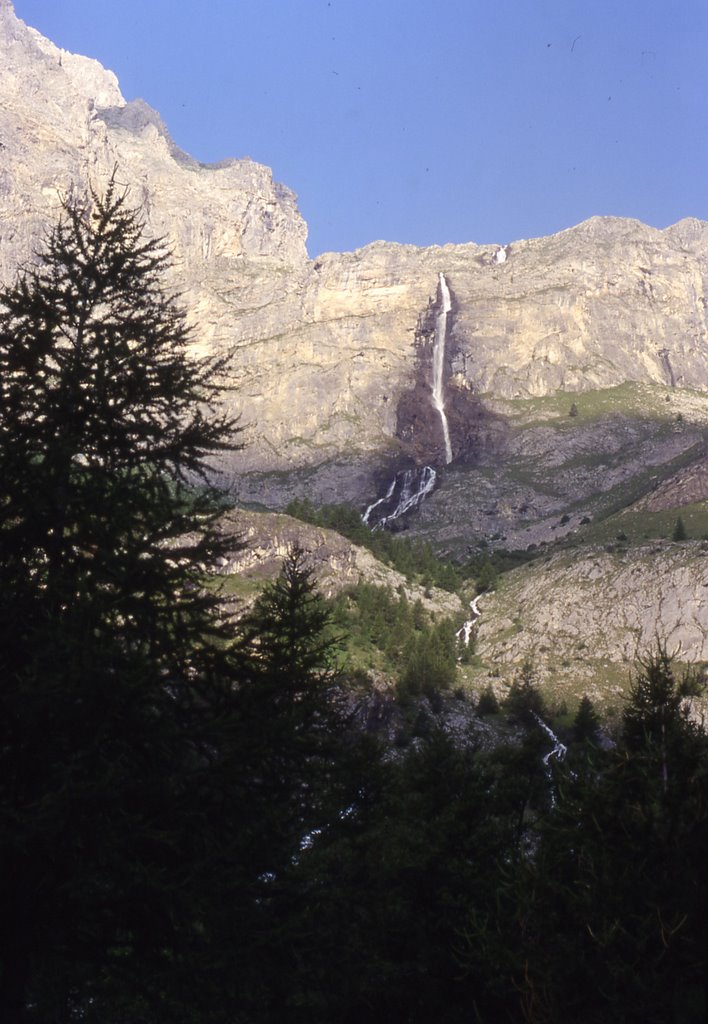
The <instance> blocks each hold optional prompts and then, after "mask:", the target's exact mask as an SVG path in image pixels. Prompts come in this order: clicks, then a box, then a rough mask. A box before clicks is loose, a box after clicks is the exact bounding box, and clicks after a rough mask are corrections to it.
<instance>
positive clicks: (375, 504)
mask: <svg viewBox="0 0 708 1024" xmlns="http://www.w3.org/2000/svg"><path fill="white" fill-rule="evenodd" d="M395 490H396V477H395V476H394V478H393V480H392V481H391V486H390V487H389V489H388V490H387V491H386V493H385V494H384V496H383V498H379V500H378V501H375V502H373V503H372V504H371V505H369V507H368V508H367V510H366V512H365V513H364V515H363V516H362V517H361V521H362V523H366V525H367V526H368V525H369V516H370V515H371V513H372V512H373V511H374V509H375V508H378V507H379V505H383V504H384V503H385V502H387V501H388V500H389V498H392V497H393V492H394V491H395Z"/></svg>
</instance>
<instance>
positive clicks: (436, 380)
mask: <svg viewBox="0 0 708 1024" xmlns="http://www.w3.org/2000/svg"><path fill="white" fill-rule="evenodd" d="M439 280H440V297H441V300H442V305H441V308H440V312H439V313H438V315H437V319H436V321H435V340H434V342H433V405H434V406H435V408H436V409H437V410H438V412H439V413H440V420H441V422H442V428H443V435H444V438H445V465H447V464H448V463H449V462H452V445H451V443H450V428H449V426H448V422H447V416H446V415H445V395H444V386H443V375H444V372H445V340H446V338H447V314H448V313H449V312H450V310H451V309H452V303H451V302H450V290H449V288H448V286H447V281H446V280H445V275H444V274H443V273H440V276H439Z"/></svg>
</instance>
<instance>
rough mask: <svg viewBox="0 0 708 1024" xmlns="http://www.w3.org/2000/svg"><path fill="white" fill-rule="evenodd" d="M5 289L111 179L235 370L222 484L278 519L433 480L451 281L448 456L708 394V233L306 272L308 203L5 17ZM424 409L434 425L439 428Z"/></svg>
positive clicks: (622, 232)
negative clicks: (556, 409)
mask: <svg viewBox="0 0 708 1024" xmlns="http://www.w3.org/2000/svg"><path fill="white" fill-rule="evenodd" d="M0 99H1V102H0V158H1V163H0V280H4V281H7V280H8V279H10V278H11V277H12V276H13V275H14V274H15V272H16V269H17V267H18V265H21V264H22V263H24V262H25V261H27V260H28V259H31V258H32V253H33V251H34V249H35V248H36V246H37V245H38V243H39V241H40V240H41V237H42V235H43V233H44V232H45V231H46V228H47V226H48V225H49V224H51V223H52V222H53V221H55V219H56V217H57V215H58V213H59V209H60V196H61V195H62V193H64V194H65V193H66V192H67V191H69V190H71V189H79V190H85V189H86V188H87V186H88V185H89V184H92V185H93V186H94V187H96V188H99V189H100V188H101V187H102V184H103V183H104V182H105V181H106V180H107V179H108V177H109V176H110V174H111V173H112V172H113V171H114V169H116V174H117V176H118V178H119V180H120V181H121V182H123V181H124V182H125V183H126V185H127V186H128V187H129V188H130V193H131V196H132V198H133V201H134V202H135V204H136V205H137V206H139V207H140V208H141V210H142V214H143V217H144V220H145V225H146V229H147V230H148V231H149V232H150V233H152V234H154V235H158V236H166V237H167V238H168V239H169V242H170V245H171V246H172V249H173V251H174V268H173V272H172V276H171V279H170V282H169V284H170V286H171V287H172V288H174V290H175V291H177V292H179V293H180V294H181V295H182V297H183V301H184V302H185V304H186V305H187V307H188V310H189V316H190V320H191V322H192V324H193V325H194V329H195V345H196V346H198V347H199V349H200V350H202V351H212V352H218V353H224V352H228V353H230V354H231V356H232V359H233V363H232V378H233V381H232V382H233V385H234V391H233V393H232V395H231V396H230V398H229V401H230V402H231V403H232V404H233V406H234V407H235V409H236V410H237V411H238V412H240V414H241V417H242V424H243V426H244V428H245V436H244V440H245V441H246V447H245V448H244V450H243V451H242V452H239V453H236V454H234V455H233V456H230V457H229V459H228V460H227V461H225V462H223V463H222V464H221V469H222V470H223V471H224V474H225V475H224V476H223V478H222V479H223V481H224V483H225V485H227V486H230V487H232V488H233V489H235V490H238V491H239V492H240V493H241V495H242V496H243V497H246V498H250V499H253V500H261V501H264V502H266V503H269V504H278V503H282V502H283V501H285V500H287V498H288V497H290V496H291V495H292V494H293V493H297V492H300V493H303V492H305V491H306V493H308V494H309V495H310V496H311V497H312V498H314V499H315V500H350V501H358V502H361V503H362V504H364V503H365V502H366V501H367V500H368V501H370V500H372V498H373V497H374V496H375V495H376V494H377V493H378V488H379V486H380V483H381V481H382V480H384V479H385V478H386V475H387V474H389V473H390V472H391V469H392V468H393V467H396V468H399V467H400V466H401V465H402V464H415V463H417V464H421V463H425V462H430V463H431V464H434V465H435V464H439V463H440V460H441V454H440V453H441V441H440V437H439V436H438V433H437V430H438V422H439V420H438V417H437V413H435V412H434V411H433V412H432V413H431V410H430V408H429V406H430V390H431V389H430V380H431V364H430V347H431V322H432V317H433V316H434V312H435V309H436V305H437V303H438V302H439V296H438V279H439V275H440V274H441V273H443V274H444V275H445V277H446V280H447V284H448V286H449V289H450V293H451V298H452V310H451V313H450V314H449V328H448V339H447V349H446V359H445V365H444V368H443V376H444V398H445V403H446V408H447V409H448V410H449V412H448V419H449V425H450V433H451V442H452V451H453V456H454V460H455V462H456V463H459V462H474V461H475V459H478V458H479V456H480V454H481V453H485V452H492V453H493V452H494V451H496V450H498V449H500V448H502V447H503V446H504V444H505V439H506V438H507V435H508V424H507V422H506V420H505V418H504V416H503V415H500V414H499V413H498V412H493V411H492V410H490V408H489V399H514V398H528V397H533V396H544V395H551V394H553V393H554V392H556V391H558V390H559V389H561V390H566V391H572V392H581V391H586V390H588V389H592V388H606V387H610V386H613V385H616V384H620V383H622V382H623V381H626V380H633V381H639V382H645V383H655V384H662V385H666V386H668V387H670V388H674V389H693V390H694V391H695V392H697V393H698V394H699V395H700V396H702V397H703V398H704V397H705V395H706V393H708V320H707V314H706V306H707V304H708V298H707V297H706V294H707V293H706V289H707V286H708V224H705V223H702V222H700V221H694V220H687V221H682V222H680V223H679V224H676V225H674V226H673V227H671V228H668V229H666V230H663V231H659V230H655V229H654V228H650V227H647V226H646V225H643V224H641V223H639V222H637V221H632V220H622V219H617V218H593V219H591V220H589V221H587V222H585V223H584V224H581V225H579V226H577V227H575V228H571V229H569V230H567V231H564V232H561V233H560V234H557V235H554V236H551V237H548V238H539V239H532V240H527V241H518V242H514V243H513V244H511V245H509V246H507V247H506V249H505V250H504V253H505V259H504V260H500V259H499V258H498V253H499V251H500V250H499V246H498V245H476V244H472V243H470V244H468V245H446V246H434V247H429V248H424V249H420V248H416V247H414V246H404V245H397V244H392V243H384V242H374V243H373V244H371V245H369V246H367V247H365V248H363V249H361V250H358V251H356V252H352V253H327V254H324V255H321V256H319V257H318V258H317V259H315V260H309V259H308V258H307V254H306V250H305V238H306V227H305V224H304V222H303V220H302V218H301V217H300V215H299V213H298V211H297V208H296V203H295V197H294V196H293V194H292V193H291V192H290V191H289V190H288V189H287V188H285V187H283V186H281V185H278V184H276V183H274V182H273V180H272V176H271V172H270V171H269V170H268V168H265V167H262V166H260V165H258V164H255V163H253V162H252V161H250V160H230V161H225V162H224V163H223V164H219V165H213V166H204V165H201V164H199V163H198V162H197V161H195V160H194V159H192V158H191V157H189V156H188V155H187V154H185V153H182V152H181V151H180V150H179V149H178V148H177V147H176V146H175V145H174V143H173V142H172V140H171V139H170V136H169V133H168V131H167V128H166V127H165V125H164V124H163V122H162V120H161V118H160V117H159V115H158V114H157V113H156V112H155V111H153V110H151V109H150V108H149V107H148V106H147V105H146V104H145V103H143V102H142V101H140V100H134V101H131V102H126V100H125V99H124V98H123V96H122V95H121V92H120V90H119V87H118V83H117V81H116V78H115V76H114V75H113V74H112V73H111V72H110V71H106V70H104V69H103V68H102V67H101V66H100V65H99V64H98V63H97V62H96V61H93V60H90V59H88V58H86V57H78V56H75V55H73V54H70V53H67V52H66V51H63V50H60V49H58V48H57V47H56V46H54V45H53V44H52V43H51V42H49V41H47V40H46V39H43V38H42V36H41V35H39V33H37V32H36V31H35V30H33V29H31V28H28V27H27V26H26V25H24V24H23V23H22V22H21V21H20V20H19V19H17V17H16V16H15V14H14V11H13V8H12V4H11V3H10V2H9V0H0ZM426 413H427V415H426Z"/></svg>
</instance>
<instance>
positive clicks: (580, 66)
mask: <svg viewBox="0 0 708 1024" xmlns="http://www.w3.org/2000/svg"><path fill="white" fill-rule="evenodd" d="M15 10H16V13H17V15H18V16H19V17H20V18H22V19H23V20H24V21H26V22H27V23H28V24H30V25H32V26H34V27H35V28H37V29H39V30H40V31H41V32H42V33H43V34H44V35H46V36H48V37H49V38H50V39H52V40H53V42H55V43H56V44H57V45H59V46H62V47H64V48H65V49H68V50H72V51H74V52H76V53H83V54H86V55H88V56H91V57H95V58H96V59H97V60H99V61H100V62H101V63H102V64H104V65H105V66H106V67H109V68H111V69H112V70H113V71H115V72H116V74H117V75H118V78H119V81H120V85H121V89H122V92H123V95H124V96H125V97H126V99H134V98H136V97H138V96H139V97H142V98H143V99H145V100H146V101H147V102H148V103H150V104H151V105H152V106H154V107H156V108H157V110H159V112H160V113H161V115H162V117H163V118H164V120H165V122H166V123H167V125H168V127H169V129H170V132H171V134H172V136H173V138H174V139H175V142H176V143H177V144H178V145H179V146H181V147H182V148H183V149H185V150H187V152H189V153H191V154H192V156H194V157H196V158H197V159H198V160H202V161H215V160H221V159H224V158H225V157H228V156H237V157H238V156H250V157H252V158H253V159H254V160H257V161H259V162H261V163H264V164H267V165H268V166H269V167H272V169H273V173H274V176H275V178H276V180H278V181H282V182H283V183H284V184H286V185H288V186H289V187H290V188H292V189H294V191H295V192H296V193H297V195H298V202H299V207H300V210H301V212H302V214H303V216H304V217H305V219H306V220H307V223H308V226H309V232H310V237H309V242H308V248H309V251H310V254H311V255H313V256H314V255H316V254H317V253H319V252H322V251H324V250H328V249H332V250H347V249H353V248H356V247H358V246H360V245H365V244H366V243H367V242H370V241H373V240H375V239H378V238H383V239H386V240H388V241H397V242H412V243H415V244H417V245H430V244H442V243H445V242H470V241H474V242H480V243H481V242H485V243H486V242H498V243H505V242H510V241H513V240H514V239H519V238H530V237H534V236H537V235H545V234H550V233H552V232H555V231H558V230H561V229H562V228H566V227H570V226H571V225H573V224H576V223H578V222H579V221H581V220H584V219H585V218H586V217H589V216H592V215H593V214H614V215H618V216H627V217H637V218H639V219H640V220H643V221H645V222H646V223H648V224H652V225H654V226H656V227H665V226H667V225H668V224H671V223H673V222H674V221H676V220H679V219H680V218H681V217H686V216H695V217H699V218H701V219H708V0H484V2H482V0H446V2H444V3H439V2H436V0H15Z"/></svg>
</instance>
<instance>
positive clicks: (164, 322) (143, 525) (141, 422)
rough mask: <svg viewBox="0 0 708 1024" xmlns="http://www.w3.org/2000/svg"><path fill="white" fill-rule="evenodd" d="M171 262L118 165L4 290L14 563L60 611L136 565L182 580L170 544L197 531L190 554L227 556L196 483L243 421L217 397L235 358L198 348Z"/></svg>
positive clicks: (0, 438)
mask: <svg viewBox="0 0 708 1024" xmlns="http://www.w3.org/2000/svg"><path fill="white" fill-rule="evenodd" d="M169 262H170V257H169V253H168V251H167V248H166V246H165V243H164V241H163V240H161V239H149V238H146V237H145V236H144V233H143V224H142V222H141V218H140V215H139V213H138V212H137V211H136V210H135V209H133V208H132V207H131V206H130V204H129V196H128V193H127V191H126V190H125V189H123V188H122V187H121V186H119V185H118V183H117V181H116V176H115V174H114V176H113V178H112V179H111V181H110V182H109V184H108V187H107V189H106V192H105V195H99V194H98V193H97V192H96V191H92V192H91V193H90V195H89V196H88V197H87V198H85V199H82V198H79V197H77V196H75V195H71V196H69V197H68V198H66V199H65V200H64V202H63V214H62V217H61V219H60V221H59V223H58V224H57V225H56V227H54V229H53V230H52V231H51V232H50V234H49V236H48V238H47V240H46V243H45V246H44V248H43V250H42V251H41V252H40V253H39V254H38V257H37V263H36V265H35V266H32V267H30V268H27V269H26V270H24V271H23V272H22V273H21V274H20V275H19V277H18V280H17V282H16V284H15V285H13V286H12V287H10V288H8V289H6V290H5V291H4V292H1V293H0V480H2V488H1V490H0V562H1V563H2V564H3V566H4V569H5V571H6V572H10V571H11V568H12V566H13V565H14V567H15V570H16V578H17V580H18V581H20V580H21V581H23V582H24V583H25V584H27V583H29V582H31V581H34V582H35V583H37V584H38V589H39V591H41V592H42V593H44V594H45V595H49V594H50V592H51V591H52V589H53V588H54V589H55V590H56V589H57V588H58V589H59V590H60V591H62V595H63V596H58V597H57V600H56V601H54V607H58V606H59V605H61V604H62V603H64V605H66V602H68V601H73V600H75V598H76V597H77V596H78V595H79V594H80V593H81V592H82V590H83V591H84V592H86V593H89V592H91V593H92V594H94V595H95V594H96V593H97V592H98V591H99V590H100V589H101V587H102V586H109V585H110V586H111V587H112V588H113V589H115V586H116V585H117V581H118V580H121V583H120V586H121V589H122V591H123V592H126V589H127V585H126V579H127V576H130V578H131V580H132V582H131V584H130V589H132V590H133V591H134V592H135V591H137V590H140V591H141V592H143V593H144V592H146V590H147V588H148V587H151V588H152V589H153V592H154V591H155V589H157V590H158V591H162V592H163V593H168V592H169V591H170V590H174V589H175V584H176V576H178V575H179V573H177V570H176V568H175V564H176V563H178V562H179V553H178V552H176V553H175V557H173V558H172V563H173V564H172V565H170V564H169V560H168V558H167V552H166V546H168V545H170V544H173V543H174V542H176V540H177V538H180V537H183V536H184V535H185V534H187V533H188V532H190V531H191V532H193V533H196V535H197V537H198V538H199V539H198V540H197V542H196V546H194V545H193V546H192V549H191V553H190V558H189V561H190V562H191V564H192V565H194V564H195V563H198V562H200V561H201V562H203V561H207V560H208V557H209V551H210V550H211V551H212V553H213V551H214V544H215V543H216V538H215V536H214V535H213V534H211V535H209V536H208V538H207V534H208V523H209V521H210V519H211V513H213V501H211V500H209V499H208V497H207V491H206V490H204V491H202V492H201V494H198V493H196V492H195V490H194V486H193V485H194V483H195V482H199V481H200V480H201V481H204V480H205V479H206V477H207V474H208V472H209V464H208V459H209V457H210V456H212V455H214V454H215V453H217V452H221V451H224V450H229V449H233V448H236V447H238V445H237V444H236V443H235V440H234V439H235V437H236V433H237V429H236V424H235V422H234V420H233V419H232V418H230V417H229V416H227V415H225V414H224V413H223V412H220V411H219V410H218V409H217V408H216V403H217V401H218V399H219V396H220V394H221V392H222V391H223V386H222V385H223V375H224V370H225V363H224V360H220V359H209V358H202V359H195V358H192V357H191V356H190V354H189V352H188V346H189V342H190V340H191V337H190V332H189V329H188V327H187V324H186V320H185V314H184V312H183V311H182V310H181V309H180V307H179V305H178V303H177V302H176V300H175V299H174V298H173V297H172V296H170V295H168V294H167V293H166V292H165V290H164V288H163V285H162V278H163V275H164V272H165V270H166V269H167V268H168V266H169ZM200 545H201V547H200ZM32 566H34V569H32V570H31V571H30V567H32ZM150 569H152V570H154V571H153V572H152V578H148V577H149V576H150V573H149V571H148V570H150ZM182 576H183V579H184V573H183V574H182ZM168 577H170V579H169V580H168Z"/></svg>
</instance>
